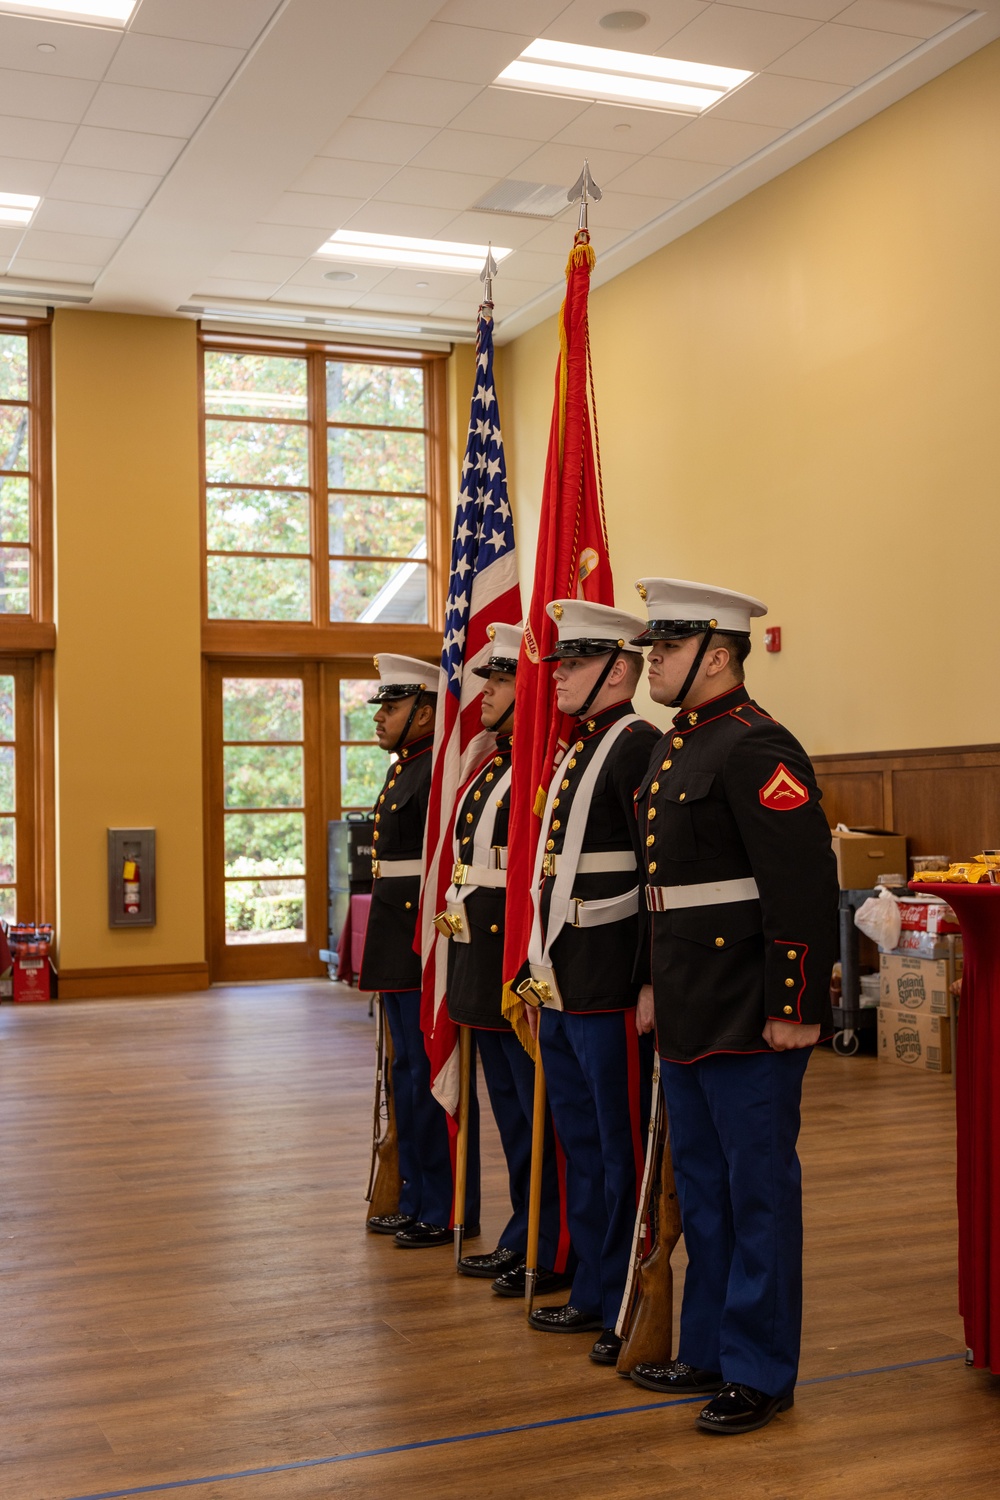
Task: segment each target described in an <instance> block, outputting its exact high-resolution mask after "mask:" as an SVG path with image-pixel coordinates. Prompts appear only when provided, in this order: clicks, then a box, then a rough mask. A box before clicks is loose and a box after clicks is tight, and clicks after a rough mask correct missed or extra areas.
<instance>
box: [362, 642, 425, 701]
mask: <svg viewBox="0 0 1000 1500" xmlns="http://www.w3.org/2000/svg"><path fill="white" fill-rule="evenodd" d="M375 670H376V672H377V673H378V675H379V685H378V688H377V690H376V692H375V695H374V697H371V698H369V699H368V702H369V703H388V702H390V701H391V700H393V699H395V698H413V697H415V696H416V695H417V693H436V692H438V690H439V687H440V677H441V669H440V668H439V667H432V666H431V665H430V664H429V663H428V662H425V661H421V660H420V658H419V657H417V656H389V655H388V654H385V655H379V656H376V657H375Z"/></svg>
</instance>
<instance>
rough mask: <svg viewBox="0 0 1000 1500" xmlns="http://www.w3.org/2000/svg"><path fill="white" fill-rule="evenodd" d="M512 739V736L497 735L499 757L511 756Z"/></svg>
mask: <svg viewBox="0 0 1000 1500" xmlns="http://www.w3.org/2000/svg"><path fill="white" fill-rule="evenodd" d="M512 738H513V736H512V735H510V734H498V735H497V754H498V755H509V754H510V742H511V740H512Z"/></svg>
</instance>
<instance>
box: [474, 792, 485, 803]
mask: <svg viewBox="0 0 1000 1500" xmlns="http://www.w3.org/2000/svg"><path fill="white" fill-rule="evenodd" d="M482 795H483V794H482V792H473V794H472V800H473V802H478V801H479V799H480V797H481V796H482Z"/></svg>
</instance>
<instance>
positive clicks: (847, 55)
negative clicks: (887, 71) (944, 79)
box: [772, 26, 920, 84]
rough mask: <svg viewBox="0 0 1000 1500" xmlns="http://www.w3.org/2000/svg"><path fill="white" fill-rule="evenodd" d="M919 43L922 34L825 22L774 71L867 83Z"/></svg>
mask: <svg viewBox="0 0 1000 1500" xmlns="http://www.w3.org/2000/svg"><path fill="white" fill-rule="evenodd" d="M919 45H920V39H919V37H913V36H899V35H898V34H894V33H890V32H887V31H866V30H863V29H862V28H861V27H860V26H821V27H820V29H819V30H818V31H814V32H813V34H812V36H810V37H807V38H806V40H805V41H804V42H800V43H799V45H798V46H797V47H793V48H792V49H791V50H790V51H789V52H786V53H785V54H784V56H783V57H782V58H780V59H779V61H778V62H776V63H775V64H774V67H773V68H772V72H775V73H779V74H785V75H787V76H790V77H792V78H814V79H818V80H819V81H821V82H823V83H848V84H858V83H864V82H865V80H866V79H868V78H870V77H871V76H872V74H873V73H879V72H881V70H882V69H883V68H887V67H888V66H889V64H890V63H894V62H895V61H896V60H897V58H900V57H903V56H905V54H906V53H907V52H912V50H913V48H914V47H919Z"/></svg>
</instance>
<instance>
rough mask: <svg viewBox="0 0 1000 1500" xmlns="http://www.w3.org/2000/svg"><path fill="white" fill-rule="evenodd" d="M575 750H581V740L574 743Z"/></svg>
mask: <svg viewBox="0 0 1000 1500" xmlns="http://www.w3.org/2000/svg"><path fill="white" fill-rule="evenodd" d="M576 748H577V751H580V750H582V749H583V740H577V742H576Z"/></svg>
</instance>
